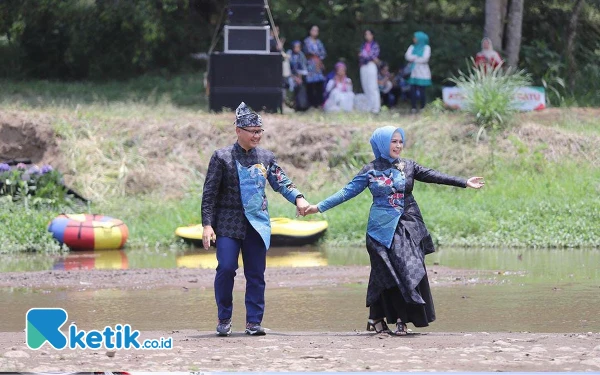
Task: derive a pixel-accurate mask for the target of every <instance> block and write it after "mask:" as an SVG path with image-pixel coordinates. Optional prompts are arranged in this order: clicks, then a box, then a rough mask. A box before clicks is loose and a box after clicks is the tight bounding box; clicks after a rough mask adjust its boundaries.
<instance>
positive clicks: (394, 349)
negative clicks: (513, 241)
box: [0, 266, 600, 372]
mask: <svg viewBox="0 0 600 375" xmlns="http://www.w3.org/2000/svg"><path fill="white" fill-rule="evenodd" d="M428 272H429V277H430V281H431V284H432V286H433V288H438V287H452V286H453V285H457V284H459V285H463V284H465V283H494V282H497V276H498V275H497V272H496V271H489V272H481V271H470V270H457V269H450V268H446V267H442V266H433V267H430V269H429V270H428ZM476 272H477V277H474V276H475V273H476ZM240 273H241V272H240ZM368 274H369V267H364V266H348V267H315V268H273V269H269V270H267V273H266V279H267V285H268V287H269V288H278V287H286V288H287V287H296V286H297V287H307V286H331V285H333V284H347V283H359V282H361V283H364V282H365V281H366V280H367V278H368ZM213 277H214V270H201V269H168V270H154V269H153V270H119V271H111V270H96V271H70V272H69V271H43V272H24V273H6V274H0V287H4V288H9V289H10V288H23V287H25V288H36V289H42V290H43V289H64V288H66V289H76V290H85V289H90V288H92V289H97V288H100V289H103V288H125V289H130V288H135V289H137V288H145V289H152V288H165V287H167V288H198V287H203V288H204V287H211V285H212V282H213ZM237 280H238V281H239V282H237V283H236V289H238V288H239V289H242V288H243V282H242V281H243V276H241V275H238V278H237ZM3 310H6V306H3ZM8 313H10V310H9V311H8ZM465 318H466V319H468V317H465ZM143 334H144V339H146V338H159V337H172V338H173V349H171V350H167V351H162V350H161V351H150V350H138V351H136V350H120V351H116V352H107V351H106V350H74V351H72V350H64V351H57V350H54V349H51V348H49V347H48V346H47V345H46V346H44V347H42V348H41V349H40V350H37V351H33V350H30V349H28V348H27V347H26V345H25V343H24V340H25V334H24V332H2V333H0V371H35V372H38V371H40V372H66V371H99V370H103V371H109V370H111V371H434V370H436V371H449V370H461V371H600V333H592V332H589V333H559V334H556V333H553V334H547V333H546V334H539V333H523V332H498V333H493V332H490V333H488V332H475V333H463V332H444V333H423V334H413V335H409V336H405V337H392V336H389V335H386V334H374V333H368V332H366V331H349V332H320V333H319V332H317V333H315V332H287V331H283V332H276V331H269V332H268V334H267V336H264V337H250V336H246V335H244V334H243V333H241V332H234V334H233V335H232V336H231V337H228V338H218V337H215V335H214V333H213V332H202V331H196V330H181V331H179V330H174V331H156V332H147V331H144V332H143Z"/></svg>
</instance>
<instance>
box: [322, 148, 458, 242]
mask: <svg viewBox="0 0 600 375" xmlns="http://www.w3.org/2000/svg"><path fill="white" fill-rule="evenodd" d="M415 180H416V181H422V182H428V183H434V184H443V185H451V186H458V187H463V188H464V187H466V186H467V181H466V180H465V179H462V178H459V177H453V176H449V175H446V174H444V173H441V172H438V171H435V170H433V169H430V168H425V167H423V166H421V165H419V164H417V163H416V162H415V161H413V160H410V159H399V160H398V161H396V162H395V163H393V164H392V163H390V162H389V161H388V160H386V159H383V158H378V159H375V160H373V161H372V162H370V163H369V164H367V165H365V166H364V167H363V168H362V169H361V171H360V172H359V173H358V174H357V175H356V176H355V177H354V178H353V179H352V181H350V182H349V183H348V184H347V185H346V186H345V187H344V188H342V189H341V190H340V191H338V192H337V193H335V194H333V195H332V196H330V197H329V198H327V199H325V200H324V201H322V202H320V203H319V204H318V205H317V207H318V208H319V211H320V212H325V211H327V210H329V209H331V208H333V207H335V206H337V205H338V204H340V203H343V202H345V201H347V200H349V199H352V198H354V197H355V196H357V195H358V194H360V193H361V192H362V191H363V190H365V189H366V188H367V187H368V188H369V190H370V192H371V194H372V195H373V204H372V205H371V210H370V212H369V221H368V223H367V234H368V235H369V236H371V238H373V239H374V240H375V241H377V242H379V243H380V244H382V245H384V246H386V247H387V248H390V246H391V245H392V240H393V237H394V232H395V230H396V226H397V225H398V222H399V221H400V220H402V223H403V224H404V225H405V226H406V228H407V230H408V231H409V233H410V235H411V239H412V240H413V241H414V242H415V244H419V243H420V242H421V240H422V239H424V238H425V237H426V236H428V235H429V233H428V232H427V229H426V227H425V224H424V222H423V217H422V215H421V211H420V210H419V206H418V205H417V202H416V201H415V199H414V197H413V195H412V191H413V186H414V183H415Z"/></svg>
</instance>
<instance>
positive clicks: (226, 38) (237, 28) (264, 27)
mask: <svg viewBox="0 0 600 375" xmlns="http://www.w3.org/2000/svg"><path fill="white" fill-rule="evenodd" d="M229 30H264V32H265V47H266V48H265V49H264V50H237V49H234V50H231V49H229ZM269 30H271V26H268V25H267V26H229V25H225V26H224V37H225V49H224V51H223V52H225V53H247V54H251V53H253V54H269V53H271V45H270V44H269Z"/></svg>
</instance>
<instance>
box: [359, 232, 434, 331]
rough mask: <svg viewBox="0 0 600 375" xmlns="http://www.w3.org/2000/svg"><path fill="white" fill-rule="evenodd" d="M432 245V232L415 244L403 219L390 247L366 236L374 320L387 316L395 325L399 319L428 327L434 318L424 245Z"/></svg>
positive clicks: (369, 304) (368, 302)
mask: <svg viewBox="0 0 600 375" xmlns="http://www.w3.org/2000/svg"><path fill="white" fill-rule="evenodd" d="M431 245H432V242H431V237H430V236H429V235H428V236H427V237H426V238H424V239H423V240H421V241H420V242H419V243H418V244H416V243H414V242H413V241H412V240H411V238H410V234H409V232H408V231H407V230H406V229H405V228H404V226H403V225H402V223H401V222H399V223H398V226H397V227H396V231H395V233H394V239H393V241H392V246H391V248H389V249H388V248H386V247H385V246H383V245H382V244H380V243H379V242H377V241H375V240H373V239H372V238H371V237H370V236H369V235H367V250H368V252H369V257H370V259H371V274H370V276H369V286H368V288H367V307H370V308H371V316H370V317H371V318H372V319H376V318H382V317H384V316H385V317H386V319H387V322H388V323H390V324H392V323H395V322H396V321H397V319H398V318H399V319H401V320H402V322H404V323H413V324H414V325H415V327H426V326H428V325H429V323H430V322H433V321H434V320H435V309H434V307H433V298H432V297H431V289H430V288H429V281H428V279H427V270H426V269H425V247H426V246H428V247H429V246H431ZM373 315H377V316H373Z"/></svg>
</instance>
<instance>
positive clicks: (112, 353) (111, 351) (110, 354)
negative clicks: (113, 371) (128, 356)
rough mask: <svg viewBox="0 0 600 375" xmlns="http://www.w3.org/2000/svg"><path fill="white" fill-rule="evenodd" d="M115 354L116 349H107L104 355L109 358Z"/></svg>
mask: <svg viewBox="0 0 600 375" xmlns="http://www.w3.org/2000/svg"><path fill="white" fill-rule="evenodd" d="M115 354H117V351H116V350H109V351H107V352H106V356H107V357H110V358H112V357H114V356H115Z"/></svg>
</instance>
